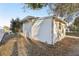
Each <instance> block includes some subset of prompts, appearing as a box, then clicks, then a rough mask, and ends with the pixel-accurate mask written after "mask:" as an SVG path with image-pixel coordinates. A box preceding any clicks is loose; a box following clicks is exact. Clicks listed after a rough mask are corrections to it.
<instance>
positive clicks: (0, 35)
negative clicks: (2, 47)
mask: <svg viewBox="0 0 79 59" xmlns="http://www.w3.org/2000/svg"><path fill="white" fill-rule="evenodd" d="M4 33H5V32H4V31H3V29H0V42H1V40H2V38H3V36H4Z"/></svg>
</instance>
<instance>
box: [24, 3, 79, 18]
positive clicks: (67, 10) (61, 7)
mask: <svg viewBox="0 0 79 59" xmlns="http://www.w3.org/2000/svg"><path fill="white" fill-rule="evenodd" d="M47 5H48V6H49V8H50V10H51V12H53V13H54V15H56V16H61V17H64V16H65V17H66V16H67V15H69V14H71V13H73V12H76V11H78V10H79V4H77V3H55V4H51V3H27V4H24V6H25V7H28V8H31V9H33V10H36V9H41V8H43V7H45V6H47Z"/></svg>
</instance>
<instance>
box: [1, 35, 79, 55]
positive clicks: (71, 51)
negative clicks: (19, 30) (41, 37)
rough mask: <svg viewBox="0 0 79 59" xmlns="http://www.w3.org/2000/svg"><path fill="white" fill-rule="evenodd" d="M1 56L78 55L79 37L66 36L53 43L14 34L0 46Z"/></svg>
mask: <svg viewBox="0 0 79 59" xmlns="http://www.w3.org/2000/svg"><path fill="white" fill-rule="evenodd" d="M0 55H1V56H79V38H78V37H73V36H72V37H71V36H67V37H65V38H64V39H62V40H61V41H59V42H57V43H56V44H55V45H49V44H46V43H43V42H40V41H37V40H30V39H25V38H24V37H23V36H15V37H13V38H10V39H9V40H8V41H6V43H5V44H2V45H1V46H0Z"/></svg>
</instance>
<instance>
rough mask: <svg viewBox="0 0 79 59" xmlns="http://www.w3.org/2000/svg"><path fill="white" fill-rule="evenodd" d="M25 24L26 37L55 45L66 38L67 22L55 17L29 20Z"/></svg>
mask: <svg viewBox="0 0 79 59" xmlns="http://www.w3.org/2000/svg"><path fill="white" fill-rule="evenodd" d="M27 20H28V21H26V22H24V23H23V33H25V36H26V37H30V38H31V39H36V40H39V41H42V42H46V43H48V44H54V43H56V42H57V41H60V40H61V39H63V38H64V37H65V31H66V22H65V21H63V20H61V19H60V18H57V17H55V16H47V17H37V18H31V19H27Z"/></svg>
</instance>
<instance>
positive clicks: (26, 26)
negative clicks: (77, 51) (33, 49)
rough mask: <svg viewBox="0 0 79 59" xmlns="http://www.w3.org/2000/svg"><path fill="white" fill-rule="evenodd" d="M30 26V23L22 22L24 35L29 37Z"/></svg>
mask: <svg viewBox="0 0 79 59" xmlns="http://www.w3.org/2000/svg"><path fill="white" fill-rule="evenodd" d="M31 28H32V25H31V24H30V23H24V24H23V33H24V34H25V37H31Z"/></svg>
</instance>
